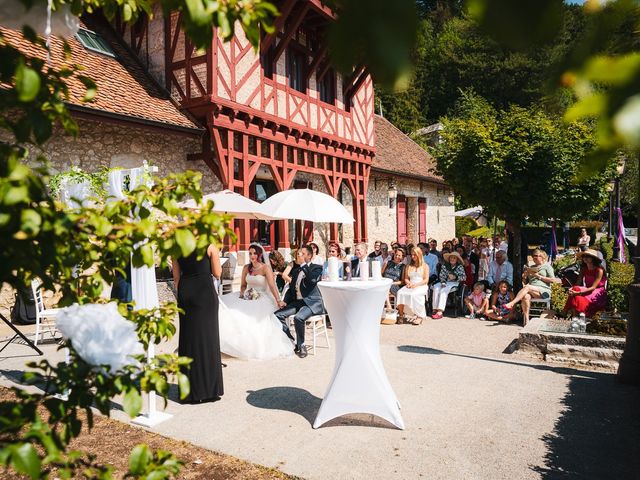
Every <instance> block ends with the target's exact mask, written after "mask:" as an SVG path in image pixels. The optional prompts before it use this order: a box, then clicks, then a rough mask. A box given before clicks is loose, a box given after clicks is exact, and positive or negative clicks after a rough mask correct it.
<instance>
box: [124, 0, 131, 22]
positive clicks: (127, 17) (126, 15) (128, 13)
mask: <svg viewBox="0 0 640 480" xmlns="http://www.w3.org/2000/svg"><path fill="white" fill-rule="evenodd" d="M132 14H133V12H132V10H131V5H129V4H128V3H125V4H124V6H123V7H122V16H123V18H124V21H125V22H129V21H130V20H131V17H132Z"/></svg>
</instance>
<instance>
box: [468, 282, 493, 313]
mask: <svg viewBox="0 0 640 480" xmlns="http://www.w3.org/2000/svg"><path fill="white" fill-rule="evenodd" d="M464 303H465V305H466V306H467V309H469V315H465V318H476V316H479V317H481V316H483V315H486V314H487V310H489V300H488V299H487V297H486V296H485V294H484V284H482V283H481V282H477V283H476V284H475V285H474V286H473V290H472V292H471V293H470V294H469V296H468V297H467V298H465V299H464Z"/></svg>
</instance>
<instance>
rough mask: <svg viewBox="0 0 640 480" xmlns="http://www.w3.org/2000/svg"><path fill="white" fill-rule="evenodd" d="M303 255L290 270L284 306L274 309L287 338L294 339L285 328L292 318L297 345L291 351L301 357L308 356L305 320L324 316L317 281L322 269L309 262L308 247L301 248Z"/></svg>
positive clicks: (311, 253) (310, 257) (311, 256)
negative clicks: (305, 340)
mask: <svg viewBox="0 0 640 480" xmlns="http://www.w3.org/2000/svg"><path fill="white" fill-rule="evenodd" d="M300 249H301V251H302V255H301V256H298V258H297V262H298V263H297V265H296V266H295V267H294V268H293V269H292V270H291V282H290V284H289V290H287V293H286V294H285V296H284V302H285V303H286V304H287V305H286V306H285V307H283V308H281V309H280V310H277V311H276V312H275V316H276V317H278V320H280V322H281V323H282V329H283V330H284V332H285V333H286V334H287V336H288V337H289V338H290V339H291V340H294V338H293V336H292V335H291V331H290V329H289V326H288V325H287V317H289V316H291V315H295V316H294V317H293V318H294V320H295V326H296V338H295V342H296V346H295V349H294V352H295V353H296V355H298V356H299V357H300V358H304V357H306V356H307V347H305V346H304V329H305V322H306V320H307V319H308V318H309V317H311V316H313V315H319V314H321V313H324V305H323V304H322V297H321V296H320V290H319V289H318V282H319V281H320V278H321V277H322V266H321V265H316V264H314V263H311V259H312V258H313V250H312V249H311V247H310V246H307V245H305V246H303V247H300Z"/></svg>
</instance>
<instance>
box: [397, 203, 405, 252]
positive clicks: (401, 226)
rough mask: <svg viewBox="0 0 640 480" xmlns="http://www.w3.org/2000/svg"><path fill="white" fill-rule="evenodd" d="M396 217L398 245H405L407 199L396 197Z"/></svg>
mask: <svg viewBox="0 0 640 480" xmlns="http://www.w3.org/2000/svg"><path fill="white" fill-rule="evenodd" d="M396 217H397V225H398V243H400V244H401V245H404V244H405V243H407V197H405V196H403V195H398V200H397V202H396Z"/></svg>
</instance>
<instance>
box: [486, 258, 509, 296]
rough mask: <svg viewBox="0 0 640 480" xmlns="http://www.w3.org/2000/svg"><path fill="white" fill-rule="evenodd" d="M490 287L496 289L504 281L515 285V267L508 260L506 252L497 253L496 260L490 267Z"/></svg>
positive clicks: (488, 278) (488, 280)
mask: <svg viewBox="0 0 640 480" xmlns="http://www.w3.org/2000/svg"><path fill="white" fill-rule="evenodd" d="M486 280H487V282H488V283H489V286H491V287H492V288H494V287H496V286H497V285H498V283H500V282H501V281H502V280H506V281H507V282H509V285H513V265H511V262H509V261H508V260H507V254H506V252H504V250H497V251H496V259H495V260H494V261H493V262H491V264H490V265H489V275H487V278H486Z"/></svg>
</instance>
